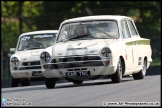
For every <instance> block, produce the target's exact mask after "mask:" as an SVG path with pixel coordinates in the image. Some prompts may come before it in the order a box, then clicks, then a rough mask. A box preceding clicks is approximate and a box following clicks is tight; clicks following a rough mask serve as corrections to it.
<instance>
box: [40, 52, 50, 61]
mask: <svg viewBox="0 0 162 108" xmlns="http://www.w3.org/2000/svg"><path fill="white" fill-rule="evenodd" d="M40 59H41V60H42V61H43V62H45V63H49V62H50V61H51V56H50V54H49V53H48V52H43V53H42V54H41V55H40Z"/></svg>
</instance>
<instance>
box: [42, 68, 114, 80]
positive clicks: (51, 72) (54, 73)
mask: <svg viewBox="0 0 162 108" xmlns="http://www.w3.org/2000/svg"><path fill="white" fill-rule="evenodd" d="M79 71H90V76H87V77H94V76H97V75H112V74H114V73H115V71H116V67H115V66H112V65H109V66H89V67H75V68H62V69H44V70H42V73H43V76H45V77H46V78H53V77H57V78H65V77H67V76H66V72H79ZM80 77H82V76H80Z"/></svg>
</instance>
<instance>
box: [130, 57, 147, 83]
mask: <svg viewBox="0 0 162 108" xmlns="http://www.w3.org/2000/svg"><path fill="white" fill-rule="evenodd" d="M145 75H146V60H144V62H143V66H142V69H141V70H140V71H139V72H138V73H135V74H132V76H133V78H134V80H138V79H143V78H144V77H145Z"/></svg>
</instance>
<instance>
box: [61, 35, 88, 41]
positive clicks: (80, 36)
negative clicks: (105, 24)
mask: <svg viewBox="0 0 162 108" xmlns="http://www.w3.org/2000/svg"><path fill="white" fill-rule="evenodd" d="M85 36H89V35H87V34H85V35H79V36H74V37H71V38H69V39H66V40H65V41H63V42H66V41H68V40H71V39H75V38H82V37H85Z"/></svg>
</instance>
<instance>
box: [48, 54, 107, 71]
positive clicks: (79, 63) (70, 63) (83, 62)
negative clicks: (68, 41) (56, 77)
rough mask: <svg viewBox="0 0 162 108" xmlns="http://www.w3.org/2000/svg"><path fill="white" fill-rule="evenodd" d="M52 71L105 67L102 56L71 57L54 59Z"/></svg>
mask: <svg viewBox="0 0 162 108" xmlns="http://www.w3.org/2000/svg"><path fill="white" fill-rule="evenodd" d="M51 63H55V64H51V69H59V68H73V67H86V66H104V64H103V62H102V59H101V57H100V56H71V57H65V58H56V59H53V60H52V62H51Z"/></svg>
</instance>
